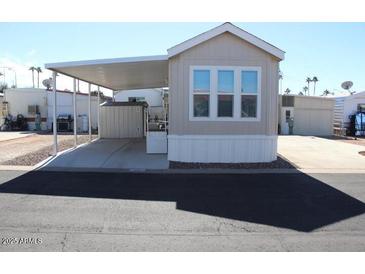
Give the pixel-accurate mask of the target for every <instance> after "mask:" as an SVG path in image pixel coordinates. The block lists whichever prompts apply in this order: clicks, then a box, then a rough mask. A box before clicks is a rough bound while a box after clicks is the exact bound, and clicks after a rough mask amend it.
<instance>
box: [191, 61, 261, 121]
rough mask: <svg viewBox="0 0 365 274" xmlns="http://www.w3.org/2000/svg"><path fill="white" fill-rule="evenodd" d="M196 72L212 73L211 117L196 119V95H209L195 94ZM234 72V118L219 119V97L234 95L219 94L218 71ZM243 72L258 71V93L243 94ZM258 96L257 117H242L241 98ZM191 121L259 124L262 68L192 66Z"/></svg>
mask: <svg viewBox="0 0 365 274" xmlns="http://www.w3.org/2000/svg"><path fill="white" fill-rule="evenodd" d="M194 70H209V71H210V92H209V117H194V94H205V95H206V94H207V93H206V92H204V93H200V92H194V87H193V85H194V81H193V77H194ZM219 70H233V71H234V92H233V117H218V95H232V93H228V92H218V71H219ZM241 71H257V93H244V92H241ZM245 95H255V96H257V109H256V117H241V96H245ZM189 121H240V122H259V121H261V67H258V66H252V67H251V66H250V67H247V66H190V72H189Z"/></svg>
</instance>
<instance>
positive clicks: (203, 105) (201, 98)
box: [194, 95, 209, 117]
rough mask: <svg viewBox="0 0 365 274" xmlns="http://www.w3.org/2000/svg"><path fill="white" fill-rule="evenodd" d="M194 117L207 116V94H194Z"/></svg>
mask: <svg viewBox="0 0 365 274" xmlns="http://www.w3.org/2000/svg"><path fill="white" fill-rule="evenodd" d="M194 117H209V95H194Z"/></svg>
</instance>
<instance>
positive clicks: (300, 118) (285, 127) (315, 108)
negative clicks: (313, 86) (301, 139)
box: [278, 95, 334, 136]
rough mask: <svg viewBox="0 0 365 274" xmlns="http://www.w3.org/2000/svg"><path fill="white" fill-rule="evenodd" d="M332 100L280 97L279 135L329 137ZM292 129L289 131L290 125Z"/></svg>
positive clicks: (331, 119) (311, 97) (324, 98)
mask: <svg viewBox="0 0 365 274" xmlns="http://www.w3.org/2000/svg"><path fill="white" fill-rule="evenodd" d="M333 109H334V100H333V99H332V98H327V97H319V96H302V95H280V100H279V112H278V114H279V119H278V120H279V125H280V133H281V134H284V135H287V134H297V135H315V136H330V135H332V134H333V127H332V125H333ZM291 123H292V125H293V127H292V129H290V124H291Z"/></svg>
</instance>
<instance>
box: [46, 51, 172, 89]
mask: <svg viewBox="0 0 365 274" xmlns="http://www.w3.org/2000/svg"><path fill="white" fill-rule="evenodd" d="M45 67H46V68H47V69H49V70H53V71H56V72H59V73H61V74H64V75H67V76H70V77H73V78H77V79H79V80H82V81H85V82H88V83H91V84H94V85H98V86H101V87H105V88H108V89H112V90H125V89H144V88H160V87H166V86H168V57H167V55H157V56H144V57H128V58H114V59H100V60H87V61H75V62H62V63H51V64H46V65H45Z"/></svg>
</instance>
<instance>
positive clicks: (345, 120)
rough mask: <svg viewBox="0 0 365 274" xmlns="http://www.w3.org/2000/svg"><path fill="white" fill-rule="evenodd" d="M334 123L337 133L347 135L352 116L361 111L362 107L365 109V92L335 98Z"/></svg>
mask: <svg viewBox="0 0 365 274" xmlns="http://www.w3.org/2000/svg"><path fill="white" fill-rule="evenodd" d="M334 100H335V101H336V103H335V108H334V122H333V127H334V130H335V132H336V133H338V134H345V133H346V129H347V128H348V127H349V124H350V116H351V115H353V114H355V113H356V112H357V111H359V109H360V107H362V109H365V91H363V92H358V93H355V94H352V95H348V96H340V97H334Z"/></svg>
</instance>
